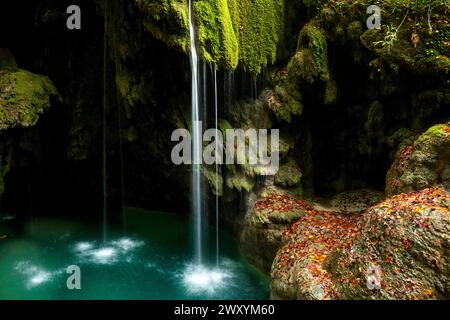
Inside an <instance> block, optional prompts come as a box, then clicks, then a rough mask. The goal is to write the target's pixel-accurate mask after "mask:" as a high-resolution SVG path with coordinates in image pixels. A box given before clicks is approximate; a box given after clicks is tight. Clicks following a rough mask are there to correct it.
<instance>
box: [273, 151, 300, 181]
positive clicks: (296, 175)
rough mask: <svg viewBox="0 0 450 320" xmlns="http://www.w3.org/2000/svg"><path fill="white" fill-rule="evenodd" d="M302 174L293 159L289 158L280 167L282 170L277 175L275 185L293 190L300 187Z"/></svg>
mask: <svg viewBox="0 0 450 320" xmlns="http://www.w3.org/2000/svg"><path fill="white" fill-rule="evenodd" d="M301 178H302V172H301V171H300V168H299V166H298V164H297V162H296V161H295V159H293V158H288V159H287V160H286V162H285V163H283V164H281V165H280V169H279V170H278V172H277V174H276V175H275V178H274V181H275V184H276V185H278V186H280V187H283V188H293V187H297V186H298V185H300V182H301Z"/></svg>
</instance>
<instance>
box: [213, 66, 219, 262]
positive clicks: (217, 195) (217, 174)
mask: <svg viewBox="0 0 450 320" xmlns="http://www.w3.org/2000/svg"><path fill="white" fill-rule="evenodd" d="M217 118H218V98H217V69H216V67H215V66H214V128H215V129H216V133H217V130H218V121H217ZM215 142H216V266H217V267H219V253H220V252H219V164H218V163H217V162H218V158H217V152H218V151H217V150H219V145H218V141H217V136H216V138H215Z"/></svg>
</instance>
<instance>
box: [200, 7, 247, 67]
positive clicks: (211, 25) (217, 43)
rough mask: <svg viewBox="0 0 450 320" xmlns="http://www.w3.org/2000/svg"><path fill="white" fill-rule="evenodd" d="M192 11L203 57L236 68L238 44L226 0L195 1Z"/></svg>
mask: <svg viewBox="0 0 450 320" xmlns="http://www.w3.org/2000/svg"><path fill="white" fill-rule="evenodd" d="M194 12H195V19H196V24H197V25H198V31H197V32H198V39H199V44H200V48H201V53H202V56H203V58H204V59H205V60H207V61H213V62H215V63H217V64H219V65H221V66H224V67H226V68H231V69H234V68H236V67H237V65H238V60H239V50H238V48H239V44H238V39H237V36H236V34H235V30H234V28H233V22H232V20H231V15H230V11H229V8H228V3H227V0H217V1H210V0H199V1H195V2H194Z"/></svg>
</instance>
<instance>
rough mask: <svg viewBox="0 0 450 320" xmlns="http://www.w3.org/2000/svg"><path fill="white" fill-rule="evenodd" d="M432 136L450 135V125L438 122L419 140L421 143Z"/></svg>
mask: <svg viewBox="0 0 450 320" xmlns="http://www.w3.org/2000/svg"><path fill="white" fill-rule="evenodd" d="M432 137H450V125H448V124H438V125H435V126H433V127H431V128H429V129H428V130H427V131H426V132H425V133H424V134H422V135H421V136H420V137H419V139H418V140H417V141H418V142H419V143H420V142H424V141H427V140H428V139H430V138H432Z"/></svg>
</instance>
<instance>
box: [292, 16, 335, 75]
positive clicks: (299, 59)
mask: <svg viewBox="0 0 450 320" xmlns="http://www.w3.org/2000/svg"><path fill="white" fill-rule="evenodd" d="M327 48H328V46H327V38H326V35H325V33H324V31H323V30H321V29H320V28H319V27H317V26H316V25H315V24H314V23H308V24H306V25H305V26H304V27H303V29H302V31H301V32H300V35H299V38H298V44H297V53H296V54H295V56H294V57H293V58H292V59H291V61H290V62H289V64H288V74H289V77H291V78H292V79H293V80H294V81H299V82H306V83H313V82H314V81H315V80H316V79H317V78H318V79H320V80H322V81H328V80H329V78H330V74H329V70H328V49H327Z"/></svg>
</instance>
